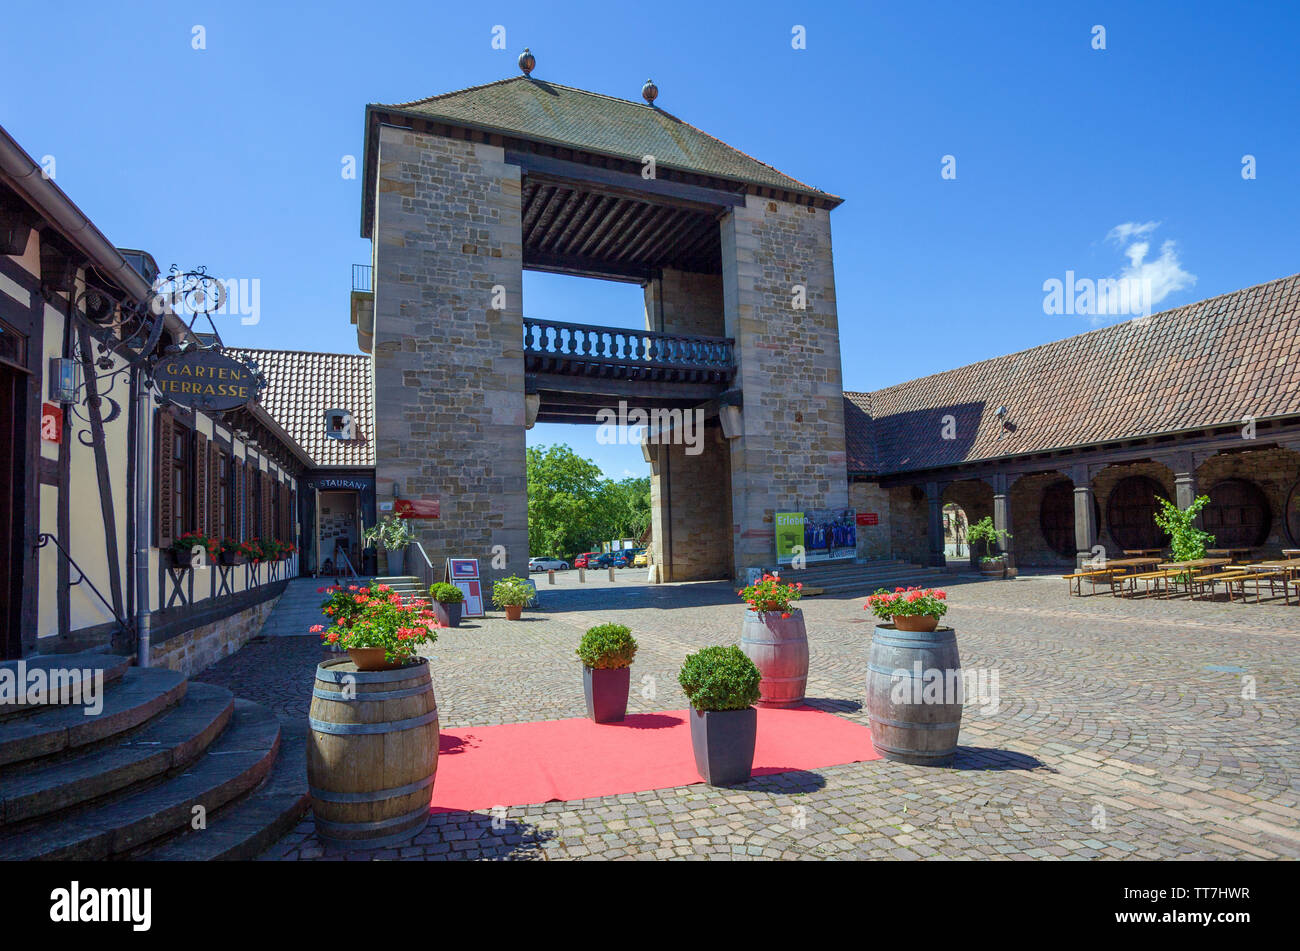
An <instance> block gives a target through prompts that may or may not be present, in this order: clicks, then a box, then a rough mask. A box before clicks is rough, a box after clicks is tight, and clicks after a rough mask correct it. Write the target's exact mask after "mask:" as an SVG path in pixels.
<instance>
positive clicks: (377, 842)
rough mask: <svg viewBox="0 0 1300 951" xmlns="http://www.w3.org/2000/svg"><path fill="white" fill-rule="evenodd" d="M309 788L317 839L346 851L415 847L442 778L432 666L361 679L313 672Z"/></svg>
mask: <svg viewBox="0 0 1300 951" xmlns="http://www.w3.org/2000/svg"><path fill="white" fill-rule="evenodd" d="M309 717H310V726H311V733H310V734H309V736H308V741H307V785H308V790H309V792H310V793H311V805H312V812H313V813H314V814H315V818H316V834H317V836H318V837H319V838H320V839H321V840H323V841H324V842H326V843H328V844H330V845H335V846H339V847H342V848H352V849H359V848H367V849H369V848H377V847H381V846H388V845H394V844H397V843H400V842H405V841H407V840H409V839H411V838H412V837H413V836H415V834H416V833H417V832H419V831H420V830H421V829H422V828H424V824H425V823H426V822H427V821H428V819H429V801H430V798H431V797H432V795H433V781H434V777H435V776H436V774H437V770H438V704H437V702H436V701H435V699H434V696H433V681H432V679H431V678H430V676H429V662H428V661H427V660H426V659H424V658H420V659H419V661H418V663H414V664H410V665H408V666H406V667H399V668H397V669H396V670H376V671H361V670H357V667H356V665H355V664H354V663H352V661H351V660H349V659H348V658H346V657H343V658H339V659H337V660H327V661H325V662H324V663H321V664H319V665H318V666H317V667H316V684H315V686H314V688H313V689H312V700H311V711H310V714H309Z"/></svg>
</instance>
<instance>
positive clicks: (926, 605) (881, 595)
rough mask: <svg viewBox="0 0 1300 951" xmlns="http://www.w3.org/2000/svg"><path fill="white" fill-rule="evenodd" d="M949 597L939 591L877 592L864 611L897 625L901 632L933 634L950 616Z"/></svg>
mask: <svg viewBox="0 0 1300 951" xmlns="http://www.w3.org/2000/svg"><path fill="white" fill-rule="evenodd" d="M947 599H948V595H947V594H946V593H945V592H943V591H941V590H939V589H937V588H906V589H904V588H895V589H894V590H893V591H892V592H891V591H886V590H885V589H884V588H877V589H876V593H875V594H872V595H869V596H868V597H867V603H866V604H865V605H863V608H862V610H864V611H870V612H871V613H872V614H874V615H875V616H876V617H878V618H880V619H881V620H882V621H893V623H894V627H895V628H897V629H898V630H900V631H933V630H934V629H935V628H936V627H938V626H939V618H941V617H943V616H944V615H945V614H947V613H948V605H947V604H945V603H944V602H945V601H947Z"/></svg>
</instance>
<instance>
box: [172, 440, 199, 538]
mask: <svg viewBox="0 0 1300 951" xmlns="http://www.w3.org/2000/svg"><path fill="white" fill-rule="evenodd" d="M171 467H172V478H171V493H172V506H171V508H172V532H171V536H172V538H180V537H181V536H182V535H184V534H185V533H186V532H188V531H190V530H191V529H192V528H193V527H194V516H193V498H194V496H193V492H194V439H193V435H192V434H191V433H190V431H189V430H188V429H186V428H185V427H184V426H182V425H181V424H180V423H179V422H175V421H173V423H172V456H171Z"/></svg>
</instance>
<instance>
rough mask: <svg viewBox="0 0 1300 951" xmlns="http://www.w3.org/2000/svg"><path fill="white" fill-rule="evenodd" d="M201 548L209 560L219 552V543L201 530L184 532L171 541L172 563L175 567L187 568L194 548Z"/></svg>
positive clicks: (214, 557)
mask: <svg viewBox="0 0 1300 951" xmlns="http://www.w3.org/2000/svg"><path fill="white" fill-rule="evenodd" d="M196 548H202V549H203V552H204V555H205V557H206V558H207V559H208V560H209V561H211V560H214V559H216V557H217V555H218V554H220V553H221V545H220V544H219V543H218V542H217V540H216V539H215V538H209V537H208V536H207V535H204V534H203V533H202V532H186V533H185V534H184V535H182V536H181V537H180V538H177V539H176V540H175V541H173V542H172V545H171V552H172V558H173V564H174V565H175V566H176V567H177V568H189V567H190V565H191V564H192V561H191V559H192V558H193V557H194V549H196Z"/></svg>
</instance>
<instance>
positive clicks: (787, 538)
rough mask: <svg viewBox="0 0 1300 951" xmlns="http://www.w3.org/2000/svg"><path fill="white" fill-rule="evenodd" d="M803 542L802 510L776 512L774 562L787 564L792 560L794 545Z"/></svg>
mask: <svg viewBox="0 0 1300 951" xmlns="http://www.w3.org/2000/svg"><path fill="white" fill-rule="evenodd" d="M802 544H803V512H777V513H776V563H777V564H778V565H788V564H790V562H791V561H793V560H794V549H795V546H796V545H802Z"/></svg>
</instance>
